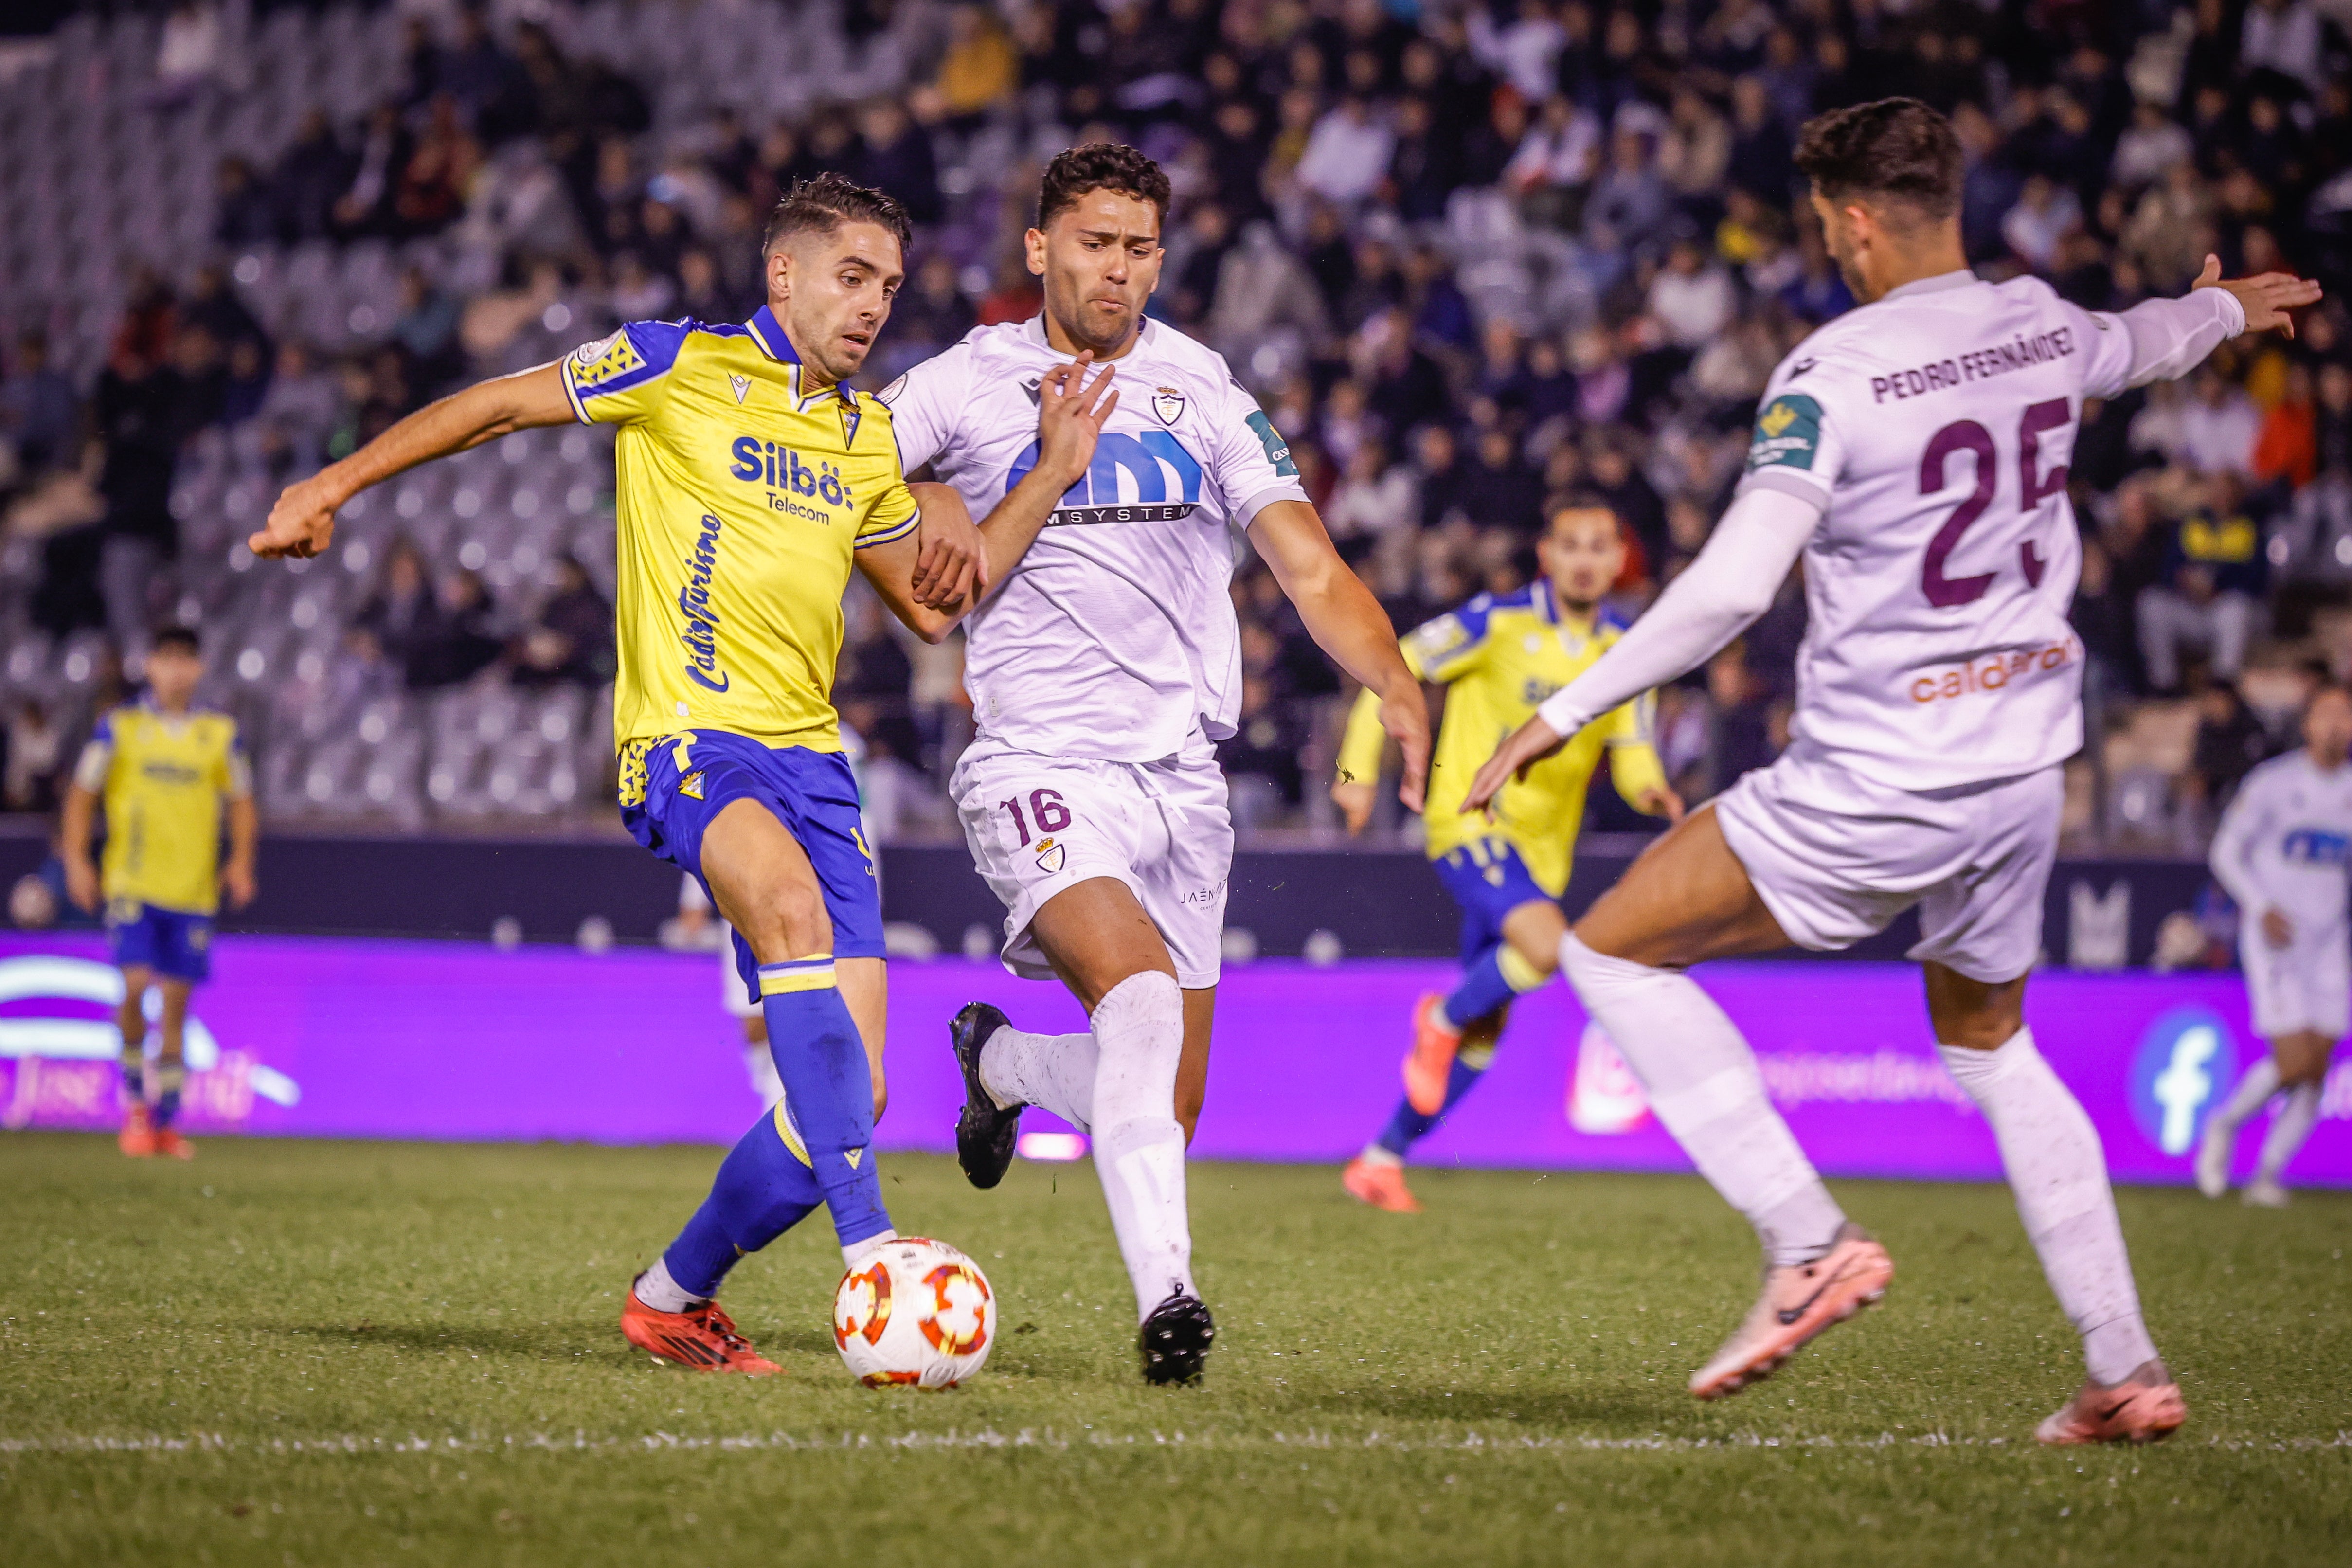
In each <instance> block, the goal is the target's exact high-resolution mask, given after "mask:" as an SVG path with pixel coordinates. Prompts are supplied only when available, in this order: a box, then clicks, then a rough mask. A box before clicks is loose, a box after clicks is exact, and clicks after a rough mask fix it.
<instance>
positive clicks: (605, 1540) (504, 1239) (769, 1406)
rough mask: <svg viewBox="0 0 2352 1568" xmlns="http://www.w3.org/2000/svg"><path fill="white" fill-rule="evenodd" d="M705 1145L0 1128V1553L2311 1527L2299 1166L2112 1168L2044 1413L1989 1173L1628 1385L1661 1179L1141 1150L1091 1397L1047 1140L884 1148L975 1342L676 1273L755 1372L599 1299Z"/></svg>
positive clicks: (1937, 1535) (1818, 1551)
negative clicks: (130, 1135)
mask: <svg viewBox="0 0 2352 1568" xmlns="http://www.w3.org/2000/svg"><path fill="white" fill-rule="evenodd" d="M715 1162H716V1153H715V1152H713V1151H709V1150H702V1149H663V1150H610V1149H588V1148H571V1147H551V1146H549V1147H475V1146H460V1147H449V1146H431V1145H391V1144H371V1143H303V1142H268V1141H258V1140H257V1141H250V1142H240V1141H235V1140H228V1139H215V1140H211V1141H209V1142H206V1143H205V1147H204V1151H203V1155H202V1158H201V1159H199V1160H198V1161H197V1162H196V1163H194V1164H191V1165H177V1164H171V1163H130V1162H126V1161H123V1160H121V1159H120V1158H119V1157H118V1156H117V1155H116V1154H115V1153H114V1151H113V1148H112V1145H111V1143H110V1142H109V1141H104V1140H100V1139H96V1138H80V1137H68V1136H52V1135H34V1134H15V1135H10V1136H7V1137H5V1138H0V1192H5V1194H6V1195H5V1215H6V1220H5V1227H0V1234H5V1237H7V1240H8V1247H7V1249H6V1265H5V1271H0V1358H5V1368H6V1376H5V1380H0V1561H5V1562H10V1563H36V1562H37V1563H58V1562H70V1563H149V1562H152V1563H174V1564H181V1563H206V1562H211V1563H244V1562H254V1563H259V1562H267V1563H434V1564H442V1563H557V1562H561V1563H566V1564H573V1563H627V1564H629V1565H631V1568H646V1564H651V1563H681V1564H684V1563H731V1562H751V1561H758V1562H761V1563H835V1562H847V1561H853V1560H854V1561H856V1562H861V1563H871V1562H880V1561H893V1562H919V1563H1019V1562H1041V1563H1072V1564H1092V1563H1219V1564H1224V1563H1248V1564H1255V1563H1568V1562H1586V1561H1591V1562H1600V1563H1709V1564H1718V1563H1733V1564H1736V1563H1751V1562H1761V1563H1781V1562H1803V1563H1807V1564H1809V1565H1811V1564H1828V1563H1874V1564H1890V1563H1899V1564H1911V1563H2003V1564H2011V1563H2094V1562H2129V1563H2132V1564H2133V1565H2134V1568H2147V1565H2153V1564H2157V1563H2199V1564H2209V1563H2220V1562H2228V1563H2297V1562H2311V1563H2320V1562H2328V1563H2342V1562H2344V1561H2347V1545H2346V1543H2347V1542H2352V1447H2347V1444H2352V1262H2347V1258H2346V1257H2345V1254H2346V1251H2347V1247H2352V1198H2347V1197H2346V1196H2339V1195H2326V1194H2320V1195H2309V1196H2305V1197H2303V1198H2301V1199H2299V1200H2298V1202H2297V1204H2296V1205H2295V1206H2294V1208H2293V1209H2291V1210H2289V1211H2287V1212H2286V1213H2284V1214H2268V1213H2258V1212H2249V1211H2246V1210H2243V1209H2241V1208H2240V1207H2238V1206H2237V1205H2235V1204H2229V1205H2218V1204H2207V1203H2205V1202H2203V1201H2202V1200H2200V1199H2199V1198H2197V1197H2196V1196H2194V1195H2193V1194H2186V1193H2179V1192H2131V1193H2126V1194H2124V1218H2125V1225H2126V1230H2127V1232H2128V1233H2129V1235H2130V1237H2131V1240H2132V1243H2133V1247H2134V1253H2135V1258H2136V1260H2137V1263H2138V1265H2139V1269H2140V1279H2141V1286H2142V1289H2143V1291H2144V1293H2145V1295H2146V1298H2147V1303H2148V1308H2149V1315H2150V1318H2151V1320H2152V1322H2153V1325H2154V1328H2155V1331H2156V1334H2157V1338H2158V1342H2159V1343H2160V1344H2161V1345H2163V1347H2164V1349H2165V1352H2166V1354H2167V1356H2168V1358H2169V1360H2170V1362H2171V1364H2172V1365H2173V1367H2174V1369H2175V1370H2176V1372H2177V1373H2179V1376H2180V1380H2181V1383H2182V1384H2183V1387H2184V1388H2185V1390H2186V1392H2187V1394H2188V1397H2189V1411H2190V1414H2189V1426H2188V1427H2187V1428H2186V1429H2185V1430H2184V1432H2183V1433H2182V1434H2181V1435H2180V1436H2179V1437H2178V1438H2176V1439H2175V1440H2174V1441H2173V1442H2172V1443H2170V1444H2168V1445H2166V1446H2164V1447H2158V1448H2153V1449H2145V1450H2138V1451H2105V1450H2103V1451H2098V1452H2091V1453H2084V1452H2081V1451H2070V1452H2063V1453H2053V1452H2045V1451H2042V1450H2040V1449H2037V1448H2036V1447H2034V1446H2033V1445H2032V1441H2031V1438H2030V1433H2031V1430H2032V1425H2033V1423H2034V1422H2035V1421H2036V1420H2038V1419H2039V1418H2040V1417H2041V1416H2042V1415H2044V1414H2045V1413H2046V1412H2047V1411H2049V1410H2050V1409H2052V1408H2053V1407H2054V1406H2055V1405H2058V1403H2059V1402H2060V1401H2061V1400H2063V1398H2064V1397H2065V1396H2066V1395H2067V1394H2070V1393H2071V1392H2072V1390H2073V1388H2074V1384H2075V1382H2076V1379H2077V1378H2078V1377H2079V1375H2080V1372H2079V1363H2078V1360H2077V1357H2076V1352H2075V1347H2074V1335H2073V1334H2072V1332H2071V1331H2069V1330H2068V1328H2067V1326H2066V1324H2065V1322H2064V1321H2063V1319H2062V1318H2061V1317H2060V1316H2059V1314H2058V1311H2057V1310H2056V1308H2055V1307H2054V1306H2053V1304H2052V1302H2051V1300H2050V1297H2049V1293H2048V1290H2047V1289H2045V1288H2044V1286H2043V1284H2042V1278H2041V1274H2040V1271H2039V1269H2038V1268H2037V1267H2036V1266H2035V1263H2034V1260H2033V1258H2032V1254H2031V1252H2030V1251H2029V1250H2028V1249H2027V1247H2026V1246H2025V1242H2024V1239H2023V1237H2022V1236H2021V1233H2020V1231H2019V1228H2018V1225H2017V1220H2016V1215H2015V1213H2014V1211H2013V1209H2012V1208H2011V1203H2010V1199H2009V1195H2008V1194H2007V1193H2006V1192H2005V1191H2003V1190H2000V1189H1998V1188H1991V1187H1970V1186H1898V1185H1891V1184H1859V1183H1846V1184H1841V1186H1840V1189H1839V1190H1840V1193H1841V1195H1842V1196H1843V1199H1844V1201H1845V1202H1846V1204H1847V1205H1848V1207H1849V1208H1850V1209H1851V1210H1852V1212H1853V1213H1854V1214H1855V1215H1856V1216H1857V1217H1859V1218H1861V1219H1863V1220H1864V1222H1865V1223H1867V1224H1869V1225H1871V1226H1873V1227H1874V1228H1875V1229H1876V1230H1877V1231H1878V1233H1879V1234H1880V1235H1881V1236H1882V1237H1885V1240H1886V1241H1887V1243H1888V1245H1889V1247H1891V1248H1892V1249H1893V1251H1894V1254H1895V1267H1896V1278H1895V1289H1894V1291H1893V1293H1892V1295H1891V1296H1890V1297H1889V1299H1888V1301H1887V1303H1886V1305H1885V1306H1884V1307H1883V1308H1881V1309H1880V1310H1876V1311H1874V1312H1872V1313H1869V1314H1867V1315H1865V1316H1864V1318H1863V1319H1862V1320H1860V1321H1857V1322H1856V1323H1854V1324H1852V1325H1849V1326H1847V1327H1845V1328H1843V1329H1839V1330H1835V1331H1832V1333H1831V1334H1830V1335H1829V1336H1828V1337H1827V1338H1826V1339H1824V1340H1822V1341H1821V1342H1818V1343H1817V1344H1816V1345H1815V1346H1814V1348H1813V1349H1811V1351H1809V1352H1806V1353H1805V1354H1804V1355H1803V1356H1802V1357H1801V1358H1800V1359H1799V1360H1798V1362H1797V1363H1795V1364H1794V1366H1792V1367H1791V1368H1790V1370H1788V1371H1787V1372H1785V1373H1782V1374H1781V1375H1780V1377H1779V1378H1776V1379H1775V1380H1773V1381H1772V1382H1770V1383H1769V1384H1765V1385H1763V1386H1762V1387H1761V1388H1759V1389H1757V1390H1752V1391H1750V1392H1749V1393H1748V1394H1743V1395H1741V1396H1739V1397H1738V1398H1737V1399H1734V1400H1731V1401H1729V1402H1727V1403H1726V1404H1723V1405H1718V1406H1701V1405H1696V1404H1695V1403H1694V1402H1693V1401H1692V1400H1690V1399H1689V1398H1688V1397H1687V1396H1686V1395H1685V1394H1684V1393H1683V1391H1682V1389H1683V1382H1684V1379H1685V1377H1686V1376H1687V1374H1688V1373H1689V1371H1690V1369H1691V1367H1692V1366H1694V1365H1695V1364H1696V1363H1697V1362H1698V1361H1699V1360H1701V1359H1703V1357H1704V1355H1705V1353H1706V1352H1707V1351H1709V1350H1711V1349H1712V1348H1713V1347H1714V1345H1715V1343H1716V1342H1717V1340H1718V1339H1719V1338H1720V1336H1721V1335H1722V1334H1724V1333H1725V1332H1727V1331H1728V1330H1729V1328H1730V1327H1731V1325H1732V1323H1733V1322H1734V1321H1736V1319H1737V1318H1738V1314H1739V1312H1740V1311H1741V1310H1744V1309H1745V1307H1746V1306H1747V1304H1748V1300H1749V1296H1750V1291H1751V1290H1752V1289H1753V1287H1754V1279H1755V1276H1754V1251H1753V1244H1752V1242H1751V1241H1750V1240H1749V1239H1748V1237H1747V1235H1746V1233H1745V1228H1744V1226H1742V1225H1741V1224H1740V1222H1739V1221H1738V1218H1737V1217H1736V1216H1734V1215H1731V1214H1729V1213H1728V1212H1727V1211H1726V1210H1725V1209H1724V1208H1723V1206H1722V1205H1720V1204H1719V1203H1717V1200H1716V1199H1715V1197H1714V1196H1713V1194H1710V1193H1708V1192H1707V1191H1706V1189H1705V1188H1704V1187H1703V1186H1702V1185H1700V1184H1699V1183H1698V1182H1696V1180H1695V1179H1671V1178H1641V1177H1596V1176H1571V1175H1551V1176H1546V1177H1538V1176H1532V1175H1528V1174H1515V1173H1495V1172H1426V1173H1416V1178H1415V1179H1416V1184H1417V1186H1418V1188H1419V1190H1420V1192H1421V1194H1422V1196H1423V1201H1424V1202H1426V1203H1427V1204H1428V1205H1429V1212H1427V1213H1426V1214H1423V1215H1418V1216H1413V1217H1397V1216H1391V1215H1381V1214H1375V1213H1372V1212H1370V1211H1368V1210H1366V1209H1363V1208H1360V1207H1359V1206H1358V1205H1354V1204H1352V1203H1350V1202H1349V1200H1348V1199H1347V1198H1346V1197H1344V1196H1343V1195H1342V1194H1340V1192H1339V1183H1338V1179H1337V1173H1336V1172H1334V1171H1329V1170H1318V1169H1307V1168H1297V1167H1281V1168H1270V1167H1251V1166H1233V1165H1207V1166H1200V1167H1196V1168H1195V1170H1194V1173H1193V1188H1192V1191H1193V1215H1194V1234H1195V1237H1196V1241H1197V1247H1198V1251H1199V1255H1200V1259H1201V1272H1202V1280H1203V1284H1204V1287H1205V1289H1206V1290H1207V1293H1208V1297H1209V1300H1210V1302H1211V1304H1212V1305H1213V1308H1214V1309H1215V1310H1216V1312H1217V1317H1218V1321H1219V1324H1220V1326H1221V1330H1222V1331H1221V1334H1220V1337H1219V1339H1218V1343H1217V1350H1216V1352H1215V1353H1214V1355H1213V1358H1212V1361H1211V1372H1210V1375H1209V1378H1208V1380H1207V1382H1206V1384H1205V1385H1204V1386H1202V1387H1200V1388H1197V1389H1191V1390H1153V1389H1147V1388H1146V1387H1144V1386H1143V1385H1142V1384H1141V1382H1140V1380H1139V1378H1138V1377H1137V1375H1136V1373H1135V1370H1134V1359H1135V1358H1134V1346H1133V1339H1134V1314H1133V1311H1132V1310H1131V1299H1130V1297H1129V1292H1128V1288H1127V1282H1126V1279H1125V1278H1124V1277H1123V1275H1122V1274H1121V1273H1120V1271H1119V1269H1118V1261H1117V1258H1116V1255H1115V1254H1114V1252H1113V1250H1112V1247H1111V1241H1110V1233H1109V1226H1108V1222H1107V1220H1106V1219H1105V1217H1104V1215H1103V1209H1102V1203H1101V1199H1100V1196H1099V1195H1098V1194H1097V1189H1096V1184H1095V1178H1094V1174H1093V1172H1092V1170H1091V1168H1090V1167H1087V1166H1085V1165H1076V1166H1071V1165H1065V1166H1058V1167H1055V1166H1040V1165H1022V1166H1020V1167H1018V1168H1017V1169H1016V1170H1015V1171H1014V1172H1013V1174H1012V1176H1011V1177H1010V1178H1008V1180H1007V1182H1006V1184H1005V1185H1004V1186H1003V1188H1001V1189H1000V1190H998V1191H997V1192H995V1193H992V1194H982V1193H975V1192H973V1191H971V1189H969V1188H968V1187H966V1186H965V1185H964V1184H963V1183H962V1180H961V1177H960V1176H958V1175H957V1173H956V1172H955V1170H954V1167H953V1165H952V1164H951V1163H949V1162H947V1161H943V1160H927V1159H917V1158H909V1157H905V1156H890V1157H887V1159H886V1163H885V1164H884V1167H883V1169H884V1173H885V1175H886V1177H887V1191H888V1194H889V1196H890V1200H891V1204H892V1208H893V1212H894V1214H895V1215H897V1217H898V1220H899V1223H900V1225H901V1226H902V1227H903V1228H905V1229H908V1230H910V1231H925V1232H929V1233H932V1234H935V1235H938V1236H940V1237H944V1238H946V1239H948V1240H951V1241H953V1242H955V1243H956V1244H957V1245H958V1246H961V1247H964V1248H965V1249H966V1250H968V1251H971V1252H972V1253H973V1254H974V1255H976V1256H977V1257H978V1258H980V1260H981V1261H982V1264H983V1266H984V1267H985V1268H987V1269H988V1271H989V1273H990V1275H991V1277H992V1279H993V1281H994V1283H995V1285H996V1288H997V1290H998V1294H999V1297H1000V1302H1001V1305H1002V1308H1003V1319H1002V1324H1001V1327H1002V1337H1001V1340H1000V1342H999V1345H998V1347H997V1349H996V1352H995V1353H994V1355H993V1356H992V1359H991V1361H990V1363H989V1366H988V1369H987V1371H986V1372H985V1373H983V1374H982V1377H981V1378H980V1379H978V1380H977V1381H976V1382H974V1383H973V1384H971V1386H969V1387H966V1388H963V1389H960V1390H957V1391H954V1392H951V1393H947V1394H921V1393H918V1392H914V1391H908V1390H896V1391H889V1392H883V1393H876V1392H869V1391H867V1390H865V1389H862V1388H859V1387H857V1386H856V1385H855V1384H852V1383H851V1382H850V1381H849V1379H848V1377H847V1375H846V1374H845V1372H844V1371H843V1369H842V1367H841V1365H840V1363H839V1362H838V1360H837V1359H836V1358H835V1354H834V1352H833V1348H832V1342H831V1339H830V1337H829V1335H828V1333H827V1331H826V1313H827V1308H828V1303H829V1300H830V1293H831V1290H832V1287H833V1282H834V1279H835V1277H836V1275H837V1274H838V1272H839V1255H838V1254H837V1253H836V1252H835V1249H834V1246H833V1239H832V1237H831V1234H830V1232H829V1230H828V1228H827V1227H826V1226H824V1223H823V1221H822V1219H821V1218H819V1219H818V1220H817V1221H815V1222H814V1223H812V1224H811V1225H808V1226H803V1228H802V1230H801V1231H799V1232H797V1233H795V1234H793V1235H792V1236H789V1237H785V1238H784V1239H783V1240H782V1241H781V1242H780V1243H778V1244H777V1246H775V1247H772V1248H771V1249H770V1250H769V1252H768V1253H766V1254H765V1255H763V1256H761V1257H760V1258H755V1259H751V1260H750V1261H748V1262H746V1263H745V1264H744V1265H743V1266H742V1267H741V1268H740V1269H739V1270H738V1271H737V1275H736V1278H735V1279H734V1280H733V1281H732V1282H731V1284H730V1289H729V1291H728V1301H729V1304H730V1308H731V1310H733V1312H734V1314H735V1316H736V1318H737V1320H738V1321H740V1324H741V1325H742V1327H743V1329H744V1330H745V1331H746V1332H748V1333H749V1334H751V1336H752V1337H753V1339H754V1340H755V1342H757V1343H758V1344H759V1345H760V1346H761V1349H763V1350H764V1351H766V1352H769V1353H770V1354H772V1355H773V1356H775V1358H776V1359H777V1360H779V1361H781V1362H782V1363H784V1364H785V1366H786V1367H787V1369H788V1372H789V1375H787V1376H785V1377H783V1378H780V1379H771V1380H765V1381H742V1380H738V1379H732V1378H722V1377H712V1376H708V1375H696V1374H691V1373H682V1372H679V1371H677V1370H675V1369H670V1368H665V1367H659V1366H656V1365H654V1364H652V1363H650V1362H649V1361H648V1359H647V1358H646V1357H645V1356H643V1355H641V1354H636V1353H635V1352H630V1351H628V1350H627V1348H626V1346H625V1344H624V1343H623V1342H622V1340H621V1338H620V1336H619V1334H618V1332H617V1331H615V1329H614V1317H615V1314H616V1313H617V1312H618V1310H619V1307H620V1299H621V1297H620V1293H621V1291H622V1290H623V1289H625V1286H626V1283H627V1280H628V1278H629V1276H630V1274H631V1272H632V1271H633V1270H634V1269H635V1268H638V1267H641V1266H642V1265H643V1263H644V1262H645V1261H646V1260H647V1259H649V1258H651V1257H652V1256H653V1255H654V1253H655V1252H656V1249H657V1248H658V1247H660V1246H661V1245H662V1244H663V1243H664V1242H665V1241H666V1240H667V1237H668V1236H669V1234H670V1232H671V1230H672V1229H673V1228H674V1226H676V1225H677V1222H678V1221H679V1220H680V1219H682V1218H683V1216H684V1215H686V1213H687V1212H688V1210H689V1209H690V1208H691V1206H692V1205H694V1204H695V1203H696V1202H697V1201H698V1199H699V1197H700V1195H701V1194H702V1191H703V1188H704V1184H705V1183H706V1182H707V1180H708V1178H709V1173H710V1171H711V1169H712V1167H713V1165H714V1164H715Z"/></svg>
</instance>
